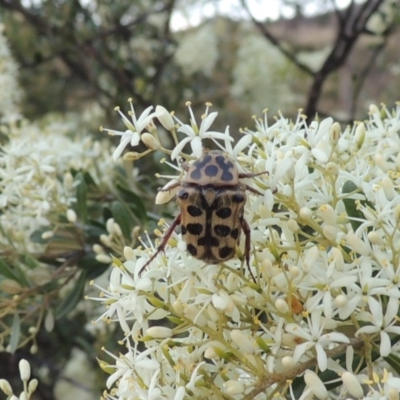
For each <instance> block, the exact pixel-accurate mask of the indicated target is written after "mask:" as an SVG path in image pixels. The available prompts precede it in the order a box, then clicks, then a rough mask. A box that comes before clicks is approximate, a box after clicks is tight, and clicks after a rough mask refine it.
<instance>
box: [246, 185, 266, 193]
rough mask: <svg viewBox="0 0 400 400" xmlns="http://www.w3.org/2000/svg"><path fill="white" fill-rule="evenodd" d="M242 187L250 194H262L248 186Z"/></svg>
mask: <svg viewBox="0 0 400 400" xmlns="http://www.w3.org/2000/svg"><path fill="white" fill-rule="evenodd" d="M244 187H245V188H246V190H248V191H249V192H251V193H254V194H257V195H258V196H262V195H263V194H262V193H261V192H259V191H258V190H257V189H254V188H252V187H251V186H249V185H244Z"/></svg>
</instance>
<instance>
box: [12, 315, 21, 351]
mask: <svg viewBox="0 0 400 400" xmlns="http://www.w3.org/2000/svg"><path fill="white" fill-rule="evenodd" d="M20 336H21V319H20V318H19V314H18V313H17V312H16V313H15V314H14V318H13V323H12V327H11V337H10V353H12V354H13V353H15V351H16V350H17V348H18V343H19V338H20Z"/></svg>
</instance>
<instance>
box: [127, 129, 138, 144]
mask: <svg viewBox="0 0 400 400" xmlns="http://www.w3.org/2000/svg"><path fill="white" fill-rule="evenodd" d="M127 132H129V131H127ZM139 142H140V134H139V133H138V132H132V137H131V146H133V147H134V146H137V145H138V144H139Z"/></svg>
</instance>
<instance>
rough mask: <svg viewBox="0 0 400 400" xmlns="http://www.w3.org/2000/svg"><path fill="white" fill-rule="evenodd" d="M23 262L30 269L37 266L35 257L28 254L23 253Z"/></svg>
mask: <svg viewBox="0 0 400 400" xmlns="http://www.w3.org/2000/svg"><path fill="white" fill-rule="evenodd" d="M24 264H25V265H26V266H27V267H29V268H30V269H35V268H37V267H38V266H39V263H38V261H37V260H36V258H34V257H32V256H31V255H30V254H25V255H24Z"/></svg>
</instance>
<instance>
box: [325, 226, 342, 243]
mask: <svg viewBox="0 0 400 400" xmlns="http://www.w3.org/2000/svg"><path fill="white" fill-rule="evenodd" d="M322 233H323V234H324V236H325V237H326V238H327V239H328V240H330V241H331V242H336V237H337V234H338V231H337V229H336V227H335V226H332V225H324V227H323V228H322Z"/></svg>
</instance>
